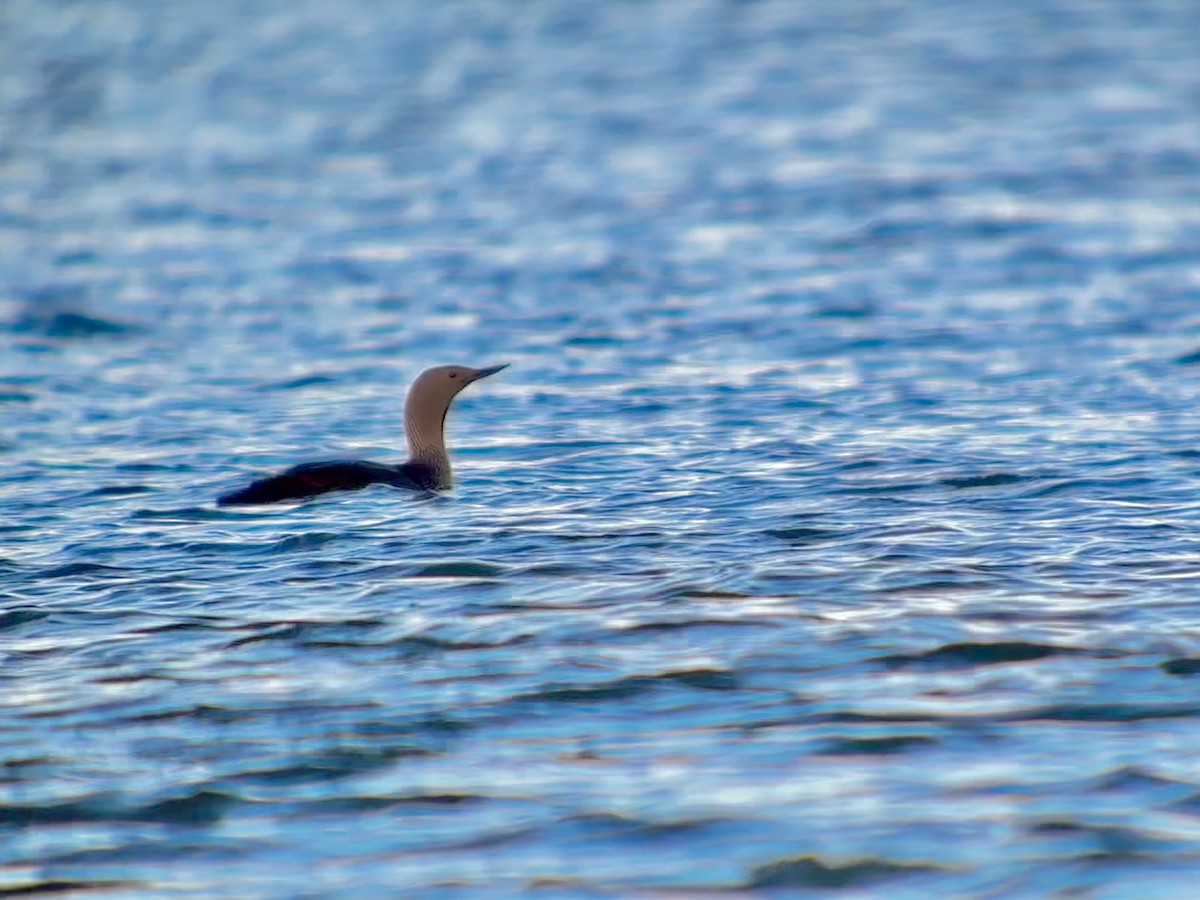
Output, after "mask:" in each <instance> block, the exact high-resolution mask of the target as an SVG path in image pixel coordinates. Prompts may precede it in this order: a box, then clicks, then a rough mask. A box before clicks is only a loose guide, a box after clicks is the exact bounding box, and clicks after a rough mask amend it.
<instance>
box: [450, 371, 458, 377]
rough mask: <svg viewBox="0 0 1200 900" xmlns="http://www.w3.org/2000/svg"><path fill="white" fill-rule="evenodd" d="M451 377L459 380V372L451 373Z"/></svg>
mask: <svg viewBox="0 0 1200 900" xmlns="http://www.w3.org/2000/svg"><path fill="white" fill-rule="evenodd" d="M450 377H451V378H457V377H458V373H457V372H451V373H450Z"/></svg>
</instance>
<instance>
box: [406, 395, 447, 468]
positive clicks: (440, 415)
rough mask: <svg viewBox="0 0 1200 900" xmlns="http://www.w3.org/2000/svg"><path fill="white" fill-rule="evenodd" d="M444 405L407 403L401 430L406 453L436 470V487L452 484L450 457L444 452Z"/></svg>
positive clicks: (413, 460)
mask: <svg viewBox="0 0 1200 900" xmlns="http://www.w3.org/2000/svg"><path fill="white" fill-rule="evenodd" d="M448 409H449V406H446V407H443V408H440V409H438V408H430V407H418V408H414V405H413V404H411V403H410V404H407V405H406V407H405V410H404V433H405V436H406V437H407V438H408V455H409V460H410V461H411V462H416V463H421V464H423V465H426V466H429V467H430V468H432V469H433V470H434V472H435V473H436V474H437V487H439V488H448V487H450V484H451V473H450V457H449V455H448V454H447V453H446V437H445V423H446V411H447V410H448Z"/></svg>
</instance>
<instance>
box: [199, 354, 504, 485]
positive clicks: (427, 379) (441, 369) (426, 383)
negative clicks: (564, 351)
mask: <svg viewBox="0 0 1200 900" xmlns="http://www.w3.org/2000/svg"><path fill="white" fill-rule="evenodd" d="M507 366H508V363H504V364H503V365H499V366H489V367H487V368H484V369H472V368H470V367H468V366H436V367H435V368H432V369H426V370H425V371H424V372H422V373H421V374H420V375H418V376H417V380H416V381H414V382H413V385H412V387H411V388H409V390H408V398H407V399H406V400H405V402H404V433H405V436H406V437H407V439H408V454H409V458H408V461H407V462H405V463H401V464H400V465H387V464H384V463H375V462H365V461H360V460H332V461H329V462H312V463H302V464H300V465H298V466H293V467H292V468H290V469H288V470H287V471H285V472H282V473H280V474H279V475H272V476H271V477H269V478H263V479H260V480H259V481H256V482H254V483H253V484H251V485H250V486H249V487H245V488H242V489H241V490H238V491H233V492H232V493H229V494H225V495H223V496H222V497H219V498H218V499H217V503H218V504H219V505H221V506H233V505H240V504H253V503H280V502H284V501H288V500H303V499H305V498H307V497H315V496H317V495H318V494H324V493H327V492H329V491H356V490H359V489H361V488H365V487H366V486H367V485H370V484H389V485H392V486H393V487H399V488H406V489H408V490H414V491H422V490H424V491H439V490H444V489H446V488H448V487H450V485H451V484H452V483H453V480H452V477H451V471H450V456H449V455H448V454H447V452H446V436H445V423H446V413H447V412H449V410H450V402H451V401H452V400H453V399H454V398H455V396H457V395H458V392H459V391H461V390H462V389H463V388H465V387H466V386H467V385H468V384H470V383H471V382H473V381H478V380H479V379H480V378H486V377H487V376H489V375H494V374H496V373H497V372H499V371H500V370H501V369H503V368H506V367H507Z"/></svg>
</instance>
